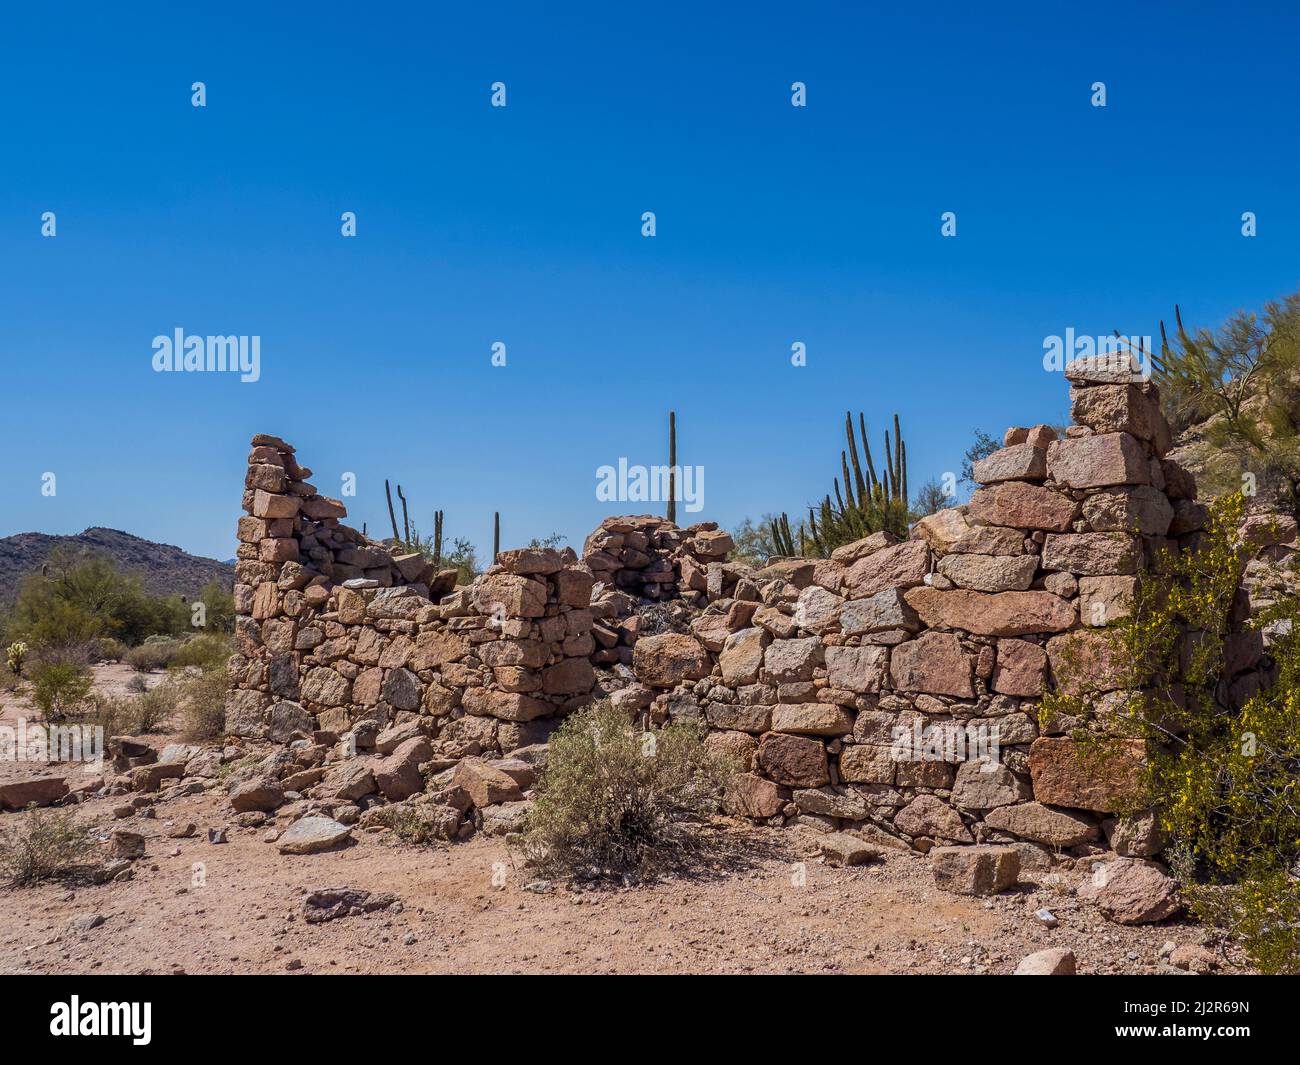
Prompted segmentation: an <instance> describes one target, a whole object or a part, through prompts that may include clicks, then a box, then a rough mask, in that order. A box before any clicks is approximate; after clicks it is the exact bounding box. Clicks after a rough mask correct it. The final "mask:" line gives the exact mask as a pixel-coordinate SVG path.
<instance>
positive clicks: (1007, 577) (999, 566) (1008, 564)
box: [938, 554, 1038, 592]
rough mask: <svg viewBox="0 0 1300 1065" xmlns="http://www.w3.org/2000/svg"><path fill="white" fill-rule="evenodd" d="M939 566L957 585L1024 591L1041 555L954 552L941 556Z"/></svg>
mask: <svg viewBox="0 0 1300 1065" xmlns="http://www.w3.org/2000/svg"><path fill="white" fill-rule="evenodd" d="M938 568H939V572H940V573H942V574H943V575H944V576H945V577H947V578H948V579H949V580H950V581H952V583H953V584H955V585H957V587H958V588H970V589H973V590H974V591H977V592H1024V591H1028V590H1029V586H1030V584H1032V583H1033V580H1034V574H1035V573H1036V572H1037V571H1038V556H1037V555H1024V554H1021V555H980V554H951V555H945V556H944V557H943V558H942V559H940V560H939V567H938Z"/></svg>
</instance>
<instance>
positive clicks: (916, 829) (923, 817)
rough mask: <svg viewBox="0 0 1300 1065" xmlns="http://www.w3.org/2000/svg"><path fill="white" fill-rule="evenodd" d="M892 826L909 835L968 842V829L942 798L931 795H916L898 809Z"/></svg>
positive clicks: (969, 839)
mask: <svg viewBox="0 0 1300 1065" xmlns="http://www.w3.org/2000/svg"><path fill="white" fill-rule="evenodd" d="M894 826H895V827H896V828H897V829H898V830H899V831H900V832H906V833H907V834H908V835H909V836H932V837H934V838H936V839H944V840H950V841H951V842H953V843H970V842H971V834H970V829H969V828H967V827H966V825H965V823H964V822H963V821H962V819H961V815H960V814H959V813H957V811H956V810H954V809H953V808H952V807H951V806H949V805H948V804H947V803H946V802H944V801H943V800H942V799H939V798H936V797H935V796H933V795H918V796H917V797H916V798H915V799H913V800H912V801H911V802H910V803H908V804H907V805H906V806H904V807H903V808H902V809H901V810H899V811H898V814H897V815H896V816H895V817H894Z"/></svg>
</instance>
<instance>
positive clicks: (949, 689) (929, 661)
mask: <svg viewBox="0 0 1300 1065" xmlns="http://www.w3.org/2000/svg"><path fill="white" fill-rule="evenodd" d="M971 665H972V662H971V656H970V655H968V654H967V653H966V652H965V651H963V650H962V648H961V643H960V642H959V641H958V639H957V637H956V636H954V635H953V634H952V633H950V632H927V633H925V634H923V635H921V636H918V637H917V638H916V639H915V640H911V641H909V642H908V643H903V644H899V645H898V646H897V647H895V648H894V649H893V652H892V653H891V655H890V662H889V676H890V680H891V681H892V682H893V686H894V689H895V690H896V691H904V692H929V693H930V694H932V695H954V696H957V697H958V698H961V699H970V698H973V697H974V695H975V687H974V683H973V682H972V680H971Z"/></svg>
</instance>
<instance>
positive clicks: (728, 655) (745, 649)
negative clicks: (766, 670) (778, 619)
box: [718, 627, 772, 688]
mask: <svg viewBox="0 0 1300 1065" xmlns="http://www.w3.org/2000/svg"><path fill="white" fill-rule="evenodd" d="M771 642H772V640H771V637H770V636H768V634H767V633H766V632H764V631H763V630H762V629H760V628H757V627H755V628H750V629H741V630H740V631H739V632H733V633H731V634H730V635H728V636H727V637H726V638H725V641H724V643H723V646H722V654H721V655H719V657H718V666H719V668H720V669H721V670H722V683H724V684H726V685H729V686H730V687H733V688H734V687H737V686H739V685H742V684H753V683H754V682H755V681H757V680H758V672H759V670H761V669H762V668H763V654H764V652H765V651H766V650H767V645H768V644H769V643H771Z"/></svg>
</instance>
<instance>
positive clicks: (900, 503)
mask: <svg viewBox="0 0 1300 1065" xmlns="http://www.w3.org/2000/svg"><path fill="white" fill-rule="evenodd" d="M844 437H845V444H846V447H845V448H844V450H842V451H841V452H840V477H836V478H835V480H834V488H833V492H832V494H828V495H826V496H825V497H824V498H823V499H822V501H821V503H819V504H817V505H815V506H811V507H809V508H808V520H807V522H806V523H803V524H801V525H800V526H799V539H800V549H801V551H800V553H809V548H811V554H813V555H815V556H817V557H821V558H825V557H826V556H828V555H829V554H830V553H831V552H832V551H834V550H835V548H837V547H839V546H841V545H842V544H848V543H852V542H853V541H854V540H861V539H862V538H863V537H864V536H870V535H871V534H872V533H875V532H880V531H881V530H887V531H889V532H892V533H894V534H895V535H896V536H906V535H907V530H908V524H909V520H910V514H909V511H908V505H907V445H906V444H905V443H904V442H903V428H902V425H901V424H900V423H899V420H898V415H897V414H895V415H894V431H893V435H892V437H891V435H890V433H889V431H888V430H886V431H885V451H884V455H885V468H884V470H883V471H882V472H883V475H878V474H877V473H876V463H875V460H874V459H873V458H872V455H871V445H870V444H869V443H868V442H867V422H866V418H865V417H864V416H863V415H862V414H861V413H859V414H858V426H857V432H855V431H854V426H853V415H852V413H850V412H847V411H846V412H845V414H844ZM859 437H861V450H859V447H858V439H859ZM841 478H843V481H842V482H841ZM772 533H773V539H774V541H775V542H776V544H777V545H778V549H779V550H780V551H781V552H782V553H786V549H787V548H793V546H794V545H793V537H792V535H791V534H790V521H789V518H788V517H787V516H786V515H785V514H782V515H781V518H780V522H779V528H778V523H777V522H773V528H772ZM790 553H793V551H791V552H790Z"/></svg>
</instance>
